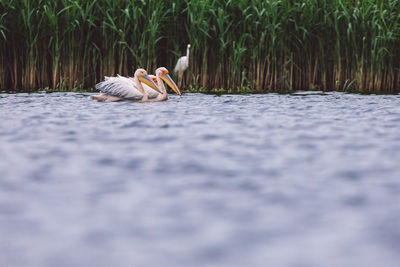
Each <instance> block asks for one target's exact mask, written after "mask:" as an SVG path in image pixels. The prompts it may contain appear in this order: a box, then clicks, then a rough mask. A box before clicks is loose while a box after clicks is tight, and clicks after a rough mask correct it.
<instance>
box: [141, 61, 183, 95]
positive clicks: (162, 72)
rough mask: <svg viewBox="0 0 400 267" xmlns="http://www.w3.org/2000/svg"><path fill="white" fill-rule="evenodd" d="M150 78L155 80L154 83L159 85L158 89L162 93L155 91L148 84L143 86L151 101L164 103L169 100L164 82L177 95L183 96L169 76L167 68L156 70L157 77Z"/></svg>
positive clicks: (151, 76)
mask: <svg viewBox="0 0 400 267" xmlns="http://www.w3.org/2000/svg"><path fill="white" fill-rule="evenodd" d="M149 76H150V78H152V79H153V81H154V82H156V83H157V87H158V88H159V89H160V91H161V92H162V93H161V94H159V93H157V92H156V91H154V90H153V89H152V88H151V87H149V86H147V85H146V84H143V88H144V90H145V91H146V92H147V94H148V96H149V100H150V101H164V100H167V99H168V94H167V90H166V89H165V86H164V83H163V80H164V81H165V82H166V83H167V84H168V86H169V87H171V88H172V90H174V92H175V93H177V94H178V95H182V94H181V92H180V91H179V89H178V87H177V86H176V84H175V83H174V81H173V80H172V79H171V77H170V76H169V74H168V70H167V69H166V68H164V67H160V68H158V69H156V76H154V75H149Z"/></svg>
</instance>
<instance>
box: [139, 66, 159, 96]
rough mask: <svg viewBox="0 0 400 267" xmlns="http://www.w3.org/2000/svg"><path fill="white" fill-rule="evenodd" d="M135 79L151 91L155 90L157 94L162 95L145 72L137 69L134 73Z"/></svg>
mask: <svg viewBox="0 0 400 267" xmlns="http://www.w3.org/2000/svg"><path fill="white" fill-rule="evenodd" d="M135 77H136V78H138V80H139V81H140V82H142V83H144V84H147V85H148V86H149V87H150V88H151V89H154V90H156V91H157V92H159V93H160V94H162V92H161V91H160V89H159V88H158V86H157V85H156V84H155V83H154V82H153V80H152V79H151V78H150V77H149V75H148V74H147V71H146V70H144V69H137V70H136V71H135Z"/></svg>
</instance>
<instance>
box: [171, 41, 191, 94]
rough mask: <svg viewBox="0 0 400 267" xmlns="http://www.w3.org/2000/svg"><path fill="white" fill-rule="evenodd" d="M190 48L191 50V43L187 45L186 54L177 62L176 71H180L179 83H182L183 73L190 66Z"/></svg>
mask: <svg viewBox="0 0 400 267" xmlns="http://www.w3.org/2000/svg"><path fill="white" fill-rule="evenodd" d="M189 50H190V44H188V45H187V49H186V56H183V57H180V58H179V59H178V62H177V63H176V66H175V69H174V73H175V74H177V73H178V85H179V86H181V85H182V75H183V72H184V71H185V70H186V69H187V68H188V67H189Z"/></svg>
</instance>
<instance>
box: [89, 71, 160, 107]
mask: <svg viewBox="0 0 400 267" xmlns="http://www.w3.org/2000/svg"><path fill="white" fill-rule="evenodd" d="M141 82H143V83H144V84H146V85H147V86H148V87H149V88H151V89H153V90H155V91H157V92H159V93H160V94H162V92H161V91H160V89H159V88H158V87H157V85H156V84H155V83H154V81H153V80H152V79H151V78H150V77H149V75H148V74H147V72H146V71H145V70H144V69H137V70H136V71H135V75H134V77H133V78H126V77H123V76H120V75H118V76H117V77H105V80H104V81H102V82H100V83H98V84H96V89H98V90H100V91H101V93H100V95H96V96H91V98H92V99H95V100H97V101H105V102H115V101H120V100H130V101H135V102H147V101H149V98H148V93H147V92H146V91H145V90H144V89H143V85H142V83H141Z"/></svg>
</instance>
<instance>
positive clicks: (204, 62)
mask: <svg viewBox="0 0 400 267" xmlns="http://www.w3.org/2000/svg"><path fill="white" fill-rule="evenodd" d="M399 25H400V2H399V1H398V0H377V1H376V0H302V1H296V0H280V1H272V0H237V1H236V0H235V1H229V0H163V1H161V0H146V1H145V0H143V1H132V0H97V1H96V0H94V1H86V0H0V50H1V51H0V61H1V63H0V89H8V90H18V89H20V88H23V89H31V90H35V89H38V88H46V87H47V88H53V89H54V88H58V89H67V90H68V89H72V88H78V89H85V88H91V87H93V85H94V84H95V83H96V82H99V81H100V80H102V79H103V76H104V75H109V76H110V75H116V74H117V73H119V74H122V75H133V73H134V70H135V69H136V68H138V67H144V68H146V69H147V70H149V72H154V69H155V68H156V67H158V66H166V67H167V68H169V69H170V70H171V71H172V69H173V67H174V65H175V63H176V61H177V59H178V58H179V56H182V55H183V54H185V53H186V45H187V44H188V43H190V44H191V45H192V49H191V55H190V56H191V58H190V67H189V70H188V71H186V72H185V84H186V86H185V88H186V89H188V88H192V90H193V88H208V89H206V90H210V89H212V88H228V89H233V90H234V91H235V90H239V91H241V92H245V91H246V90H248V89H249V88H252V90H256V91H260V92H266V91H291V90H307V89H320V90H340V91H358V92H399V91H400V80H399V74H400V26H399ZM203 90H204V89H203Z"/></svg>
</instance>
